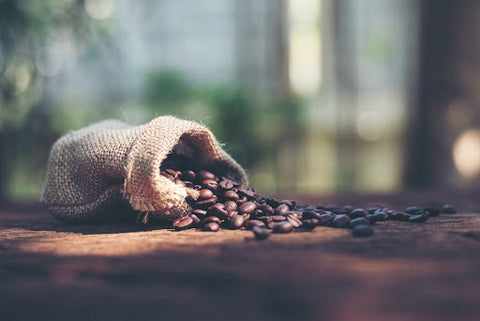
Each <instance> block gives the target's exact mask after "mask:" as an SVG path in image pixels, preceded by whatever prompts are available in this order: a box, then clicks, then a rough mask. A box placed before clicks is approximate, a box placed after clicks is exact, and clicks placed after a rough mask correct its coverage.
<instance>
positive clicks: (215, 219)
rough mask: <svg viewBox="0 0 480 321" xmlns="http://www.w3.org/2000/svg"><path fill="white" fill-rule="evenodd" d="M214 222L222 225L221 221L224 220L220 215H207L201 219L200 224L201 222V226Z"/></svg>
mask: <svg viewBox="0 0 480 321" xmlns="http://www.w3.org/2000/svg"><path fill="white" fill-rule="evenodd" d="M212 222H214V223H217V224H219V225H220V223H221V222H222V221H221V220H220V219H219V218H218V217H216V216H207V217H205V218H204V219H203V220H201V221H200V224H199V225H200V226H204V225H206V224H208V223H212Z"/></svg>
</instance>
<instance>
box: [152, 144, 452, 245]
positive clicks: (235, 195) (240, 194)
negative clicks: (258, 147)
mask: <svg viewBox="0 0 480 321" xmlns="http://www.w3.org/2000/svg"><path fill="white" fill-rule="evenodd" d="M160 174H161V175H162V176H165V177H167V178H169V179H170V180H172V181H173V182H175V183H176V184H182V185H184V186H186V187H190V188H194V189H196V190H198V191H199V197H198V199H196V200H193V199H191V200H189V202H190V205H191V207H192V210H191V212H190V213H189V214H188V215H186V216H183V217H180V218H178V219H176V220H175V221H173V228H174V229H175V230H185V229H189V228H197V229H200V230H203V231H210V232H217V231H219V230H220V229H233V230H235V229H247V230H251V231H252V232H253V235H254V237H255V238H256V239H258V240H263V239H266V238H268V237H269V236H270V234H271V233H291V232H293V231H311V230H313V229H314V228H315V227H317V226H328V227H334V228H345V229H351V230H352V235H353V236H356V237H368V236H371V235H372V234H373V228H372V225H374V224H375V223H377V222H381V221H386V220H395V221H403V222H411V223H424V222H425V221H427V220H428V218H429V217H431V216H437V215H439V214H440V213H442V212H443V213H449V214H451V213H455V212H456V209H455V208H454V207H453V206H451V205H444V206H441V205H438V204H429V205H427V206H423V207H413V206H412V207H408V208H406V209H405V210H404V211H398V210H394V209H389V208H385V207H383V206H380V205H378V206H373V207H370V208H367V209H363V208H353V207H352V206H348V205H347V206H342V207H339V206H336V205H322V204H319V205H315V206H312V205H308V206H299V205H298V204H296V202H295V201H293V200H277V199H274V198H272V197H266V196H262V195H260V194H258V193H257V192H256V191H255V190H254V189H250V188H243V187H240V184H239V182H238V181H237V180H235V179H234V178H232V177H229V176H219V175H216V174H214V173H213V172H211V171H208V170H205V169H201V168H200V169H197V166H196V165H195V164H194V162H193V160H192V159H190V158H188V157H186V156H183V155H178V154H175V153H173V154H171V155H170V156H169V157H168V158H167V160H165V161H164V162H163V164H162V167H161V168H160Z"/></svg>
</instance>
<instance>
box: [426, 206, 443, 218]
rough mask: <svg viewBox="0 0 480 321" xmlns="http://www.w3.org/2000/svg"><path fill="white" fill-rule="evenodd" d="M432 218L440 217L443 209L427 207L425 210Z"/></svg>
mask: <svg viewBox="0 0 480 321" xmlns="http://www.w3.org/2000/svg"><path fill="white" fill-rule="evenodd" d="M423 210H424V211H427V212H428V215H430V216H438V215H439V214H440V213H441V212H442V207H441V206H439V205H427V206H425V207H424V208H423Z"/></svg>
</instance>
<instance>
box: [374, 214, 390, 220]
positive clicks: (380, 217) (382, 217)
mask: <svg viewBox="0 0 480 321" xmlns="http://www.w3.org/2000/svg"><path fill="white" fill-rule="evenodd" d="M373 215H375V217H376V220H377V221H386V220H388V214H387V213H385V212H376V213H375V214H373Z"/></svg>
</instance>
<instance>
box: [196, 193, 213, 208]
mask: <svg viewBox="0 0 480 321" xmlns="http://www.w3.org/2000/svg"><path fill="white" fill-rule="evenodd" d="M216 202H217V197H216V196H215V195H214V196H213V197H212V198H209V199H206V200H202V201H197V202H196V203H195V207H197V208H201V209H203V210H206V209H207V208H209V207H210V206H212V205H213V204H215V203H216Z"/></svg>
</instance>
